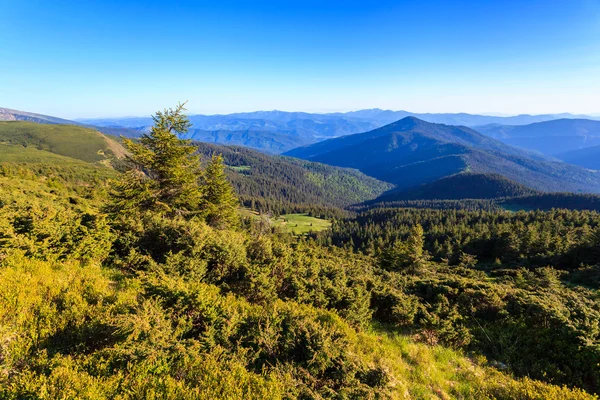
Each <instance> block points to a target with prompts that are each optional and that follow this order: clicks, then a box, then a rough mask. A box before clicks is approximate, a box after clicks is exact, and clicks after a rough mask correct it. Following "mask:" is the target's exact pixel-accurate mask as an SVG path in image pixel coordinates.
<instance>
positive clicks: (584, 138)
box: [474, 118, 600, 155]
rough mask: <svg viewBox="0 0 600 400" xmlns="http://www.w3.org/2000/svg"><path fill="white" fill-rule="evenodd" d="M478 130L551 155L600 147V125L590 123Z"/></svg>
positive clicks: (575, 121)
mask: <svg viewBox="0 0 600 400" xmlns="http://www.w3.org/2000/svg"><path fill="white" fill-rule="evenodd" d="M474 129H476V130H477V131H478V132H481V133H483V134H484V135H488V136H490V137H493V138H495V139H498V140H500V141H502V142H504V143H506V144H510V145H513V146H519V147H523V148H526V149H530V150H535V151H539V152H541V153H543V154H548V155H557V154H561V153H564V152H567V151H572V150H579V149H583V148H586V147H591V146H595V145H600V121H594V120H590V119H579V118H578V119H565V118H562V119H557V120H552V121H544V122H537V123H533V124H528V125H521V126H511V125H499V124H491V125H484V126H476V127H474Z"/></svg>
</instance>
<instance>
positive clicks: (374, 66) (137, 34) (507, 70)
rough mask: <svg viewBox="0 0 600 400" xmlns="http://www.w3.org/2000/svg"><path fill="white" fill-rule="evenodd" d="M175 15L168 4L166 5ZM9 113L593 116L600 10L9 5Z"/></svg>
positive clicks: (0, 54) (0, 102) (427, 5)
mask: <svg viewBox="0 0 600 400" xmlns="http://www.w3.org/2000/svg"><path fill="white" fill-rule="evenodd" d="M171 3H174V4H171ZM0 10H1V12H0V107H8V108H15V109H21V110H26V111H32V112H40V113H45V114H49V115H55V116H61V117H65V118H80V117H103V116H125V115H148V114H150V113H152V112H154V111H155V110H157V109H162V108H164V107H167V106H171V105H174V104H175V103H177V102H178V101H180V100H188V101H189V103H188V108H189V110H190V112H195V113H227V112H237V111H252V110H259V109H263V110H271V109H280V110H290V111H291V110H301V111H315V112H328V111H346V110H355V109H361V108H375V107H379V108H387V109H396V110H398V109H405V110H409V111H414V112H471V113H486V112H487V113H490V112H495V113H506V114H518V113H555V112H573V113H595V114H597V113H600V0H581V1H580V0H563V1H553V0H546V1H535V0H520V1H512V0H504V1H491V0H490V1H486V0H479V1H419V2H417V1H410V2H409V1H376V0H371V1H329V0H321V1H312V0H304V1H300V0H298V1H294V0H288V1H285V0H281V1H261V0H254V1H251V0H247V1H227V0H223V1H210V2H203V1H173V2H167V1H127V0H120V1H77V2H76V1H62V0H46V1H42V0H27V1H24V0H0Z"/></svg>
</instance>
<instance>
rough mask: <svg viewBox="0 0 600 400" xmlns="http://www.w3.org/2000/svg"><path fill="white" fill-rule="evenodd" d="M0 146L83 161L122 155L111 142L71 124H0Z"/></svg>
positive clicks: (121, 149) (119, 147)
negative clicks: (39, 151) (37, 151)
mask: <svg viewBox="0 0 600 400" xmlns="http://www.w3.org/2000/svg"><path fill="white" fill-rule="evenodd" d="M0 143H2V144H3V145H8V146H15V147H22V148H23V147H26V148H31V149H37V150H43V151H46V152H50V153H54V154H58V155H61V156H66V157H70V158H74V159H76V160H81V161H86V162H99V161H103V160H108V159H111V158H119V157H122V156H123V155H124V153H125V150H124V149H123V147H122V146H121V145H120V144H119V143H117V142H116V141H115V140H113V139H111V138H109V137H107V136H106V135H103V134H102V133H100V132H98V131H95V130H93V129H89V128H84V127H80V126H75V125H59V124H39V123H34V122H24V121H5V122H0Z"/></svg>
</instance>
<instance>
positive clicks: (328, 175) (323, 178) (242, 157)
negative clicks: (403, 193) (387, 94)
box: [197, 143, 391, 213]
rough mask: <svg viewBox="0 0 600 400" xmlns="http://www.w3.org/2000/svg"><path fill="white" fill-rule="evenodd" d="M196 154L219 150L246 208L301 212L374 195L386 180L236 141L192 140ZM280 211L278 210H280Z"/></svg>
mask: <svg viewBox="0 0 600 400" xmlns="http://www.w3.org/2000/svg"><path fill="white" fill-rule="evenodd" d="M197 145H198V147H199V150H200V153H201V154H202V155H204V156H205V158H206V156H208V155H210V154H214V153H216V154H222V155H223V159H224V161H225V164H227V165H228V166H229V167H230V168H229V169H228V175H229V178H230V180H231V182H232V184H233V186H234V188H235V189H236V191H237V193H238V195H239V196H240V198H241V199H242V200H243V201H244V204H246V205H247V206H249V207H251V208H260V209H264V210H268V209H272V210H277V211H283V213H286V212H292V211H294V210H289V208H290V206H294V207H295V211H299V212H303V211H307V210H308V209H309V208H311V207H312V208H315V207H338V208H343V207H346V206H348V205H350V204H355V203H360V202H363V201H366V200H370V199H373V198H375V197H377V196H379V195H380V194H381V193H383V192H384V191H386V190H388V189H390V188H391V185H390V184H387V183H385V182H381V181H379V180H377V179H375V178H371V177H369V176H366V175H364V174H362V173H360V172H358V171H356V170H351V169H347V168H337V167H332V166H329V165H325V164H319V163H313V162H308V161H304V160H299V159H294V158H290V157H280V156H269V155H266V154H263V153H260V152H258V151H255V150H251V149H247V148H244V147H237V146H218V145H213V144H208V143H197ZM282 208H283V209H286V210H283V209H282Z"/></svg>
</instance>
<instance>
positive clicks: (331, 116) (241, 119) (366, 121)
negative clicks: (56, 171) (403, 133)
mask: <svg viewBox="0 0 600 400" xmlns="http://www.w3.org/2000/svg"><path fill="white" fill-rule="evenodd" d="M408 116H414V117H417V118H419V119H421V120H423V121H428V122H435V123H444V124H448V125H464V126H475V125H486V124H494V123H496V124H502V125H518V124H528V123H531V122H539V121H547V120H552V119H556V118H574V117H576V116H574V115H570V114H560V115H550V114H548V115H519V116H513V117H501V116H487V115H475V114H466V113H457V114H418V113H411V112H408V111H391V110H381V109H370V110H359V111H351V112H347V113H328V114H316V113H305V112H286V111H278V110H274V111H255V112H246V113H234V114H226V115H201V114H196V115H190V121H191V122H192V124H193V129H195V130H198V131H203V132H204V131H211V132H216V131H219V132H222V131H236V132H242V131H247V132H254V133H253V136H254V140H253V141H252V146H251V147H253V148H256V149H260V150H263V151H269V152H273V151H275V149H276V148H280V150H279V151H285V150H288V149H290V148H291V147H288V146H287V145H281V146H280V145H276V146H274V145H273V142H272V135H271V134H267V132H274V133H276V137H277V138H278V139H277V141H278V142H286V140H285V139H284V138H283V137H284V136H289V137H290V139H289V141H290V142H292V143H296V144H297V145H299V141H300V142H302V143H316V142H319V141H321V140H323V139H329V138H335V137H340V136H345V135H350V134H353V133H361V132H366V131H370V130H373V129H376V128H380V127H382V126H384V125H387V124H389V123H392V122H394V121H398V120H400V119H402V118H405V117H408ZM78 121H79V122H82V123H86V124H91V125H97V126H101V127H106V128H118V127H124V128H129V129H133V130H134V131H133V132H134V134H135V132H136V131H139V132H141V131H143V130H145V129H147V128H148V127H149V126H151V125H152V119H151V118H138V117H130V118H103V119H83V120H78ZM259 132H260V133H261V134H264V135H265V141H264V143H261V140H260V136H259ZM229 139H232V140H231V141H229ZM216 140H218V142H217V143H222V144H243V142H244V140H242V141H240V140H237V134H234V135H229V136H228V135H219V136H218V138H217V139H216ZM211 141H212V140H211Z"/></svg>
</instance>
